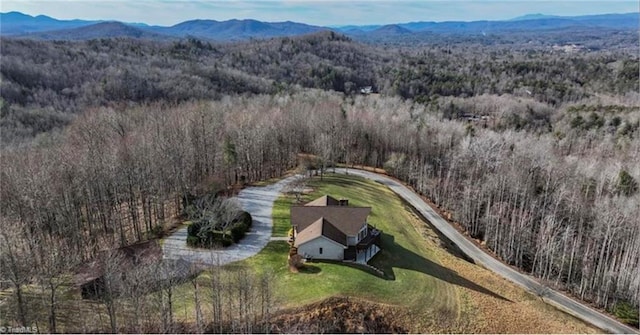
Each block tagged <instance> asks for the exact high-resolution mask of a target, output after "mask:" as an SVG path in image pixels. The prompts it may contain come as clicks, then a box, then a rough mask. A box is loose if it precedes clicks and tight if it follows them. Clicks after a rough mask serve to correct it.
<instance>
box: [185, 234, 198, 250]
mask: <svg viewBox="0 0 640 335" xmlns="http://www.w3.org/2000/svg"><path fill="white" fill-rule="evenodd" d="M187 245H188V246H190V247H195V248H198V247H200V239H199V238H198V237H196V236H187Z"/></svg>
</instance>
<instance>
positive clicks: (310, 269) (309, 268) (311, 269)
mask: <svg viewBox="0 0 640 335" xmlns="http://www.w3.org/2000/svg"><path fill="white" fill-rule="evenodd" d="M320 271H322V269H321V268H319V267H317V266H315V265H311V264H305V265H303V266H302V267H301V268H300V269H298V273H307V274H316V273H320Z"/></svg>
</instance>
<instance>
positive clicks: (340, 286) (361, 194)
mask: <svg viewBox="0 0 640 335" xmlns="http://www.w3.org/2000/svg"><path fill="white" fill-rule="evenodd" d="M309 186H310V187H311V188H313V189H314V191H313V192H312V193H311V194H308V195H305V199H304V200H305V201H308V200H312V199H314V198H317V197H319V196H322V195H325V194H330V195H332V196H334V197H336V198H347V199H349V204H350V205H352V206H370V207H372V212H371V215H370V216H369V219H368V222H369V223H370V224H371V225H373V226H375V227H376V228H378V229H381V230H382V231H383V235H382V251H381V252H380V253H379V254H378V255H376V256H375V258H374V259H373V260H372V261H371V262H370V263H371V264H372V265H374V266H375V267H377V268H379V269H382V270H383V271H384V272H385V273H386V274H387V275H388V277H389V278H381V277H379V276H376V275H374V274H372V273H370V272H368V271H365V270H363V269H361V268H355V267H351V266H348V265H346V264H332V263H324V262H314V263H307V265H306V269H304V270H303V271H302V272H300V273H291V272H290V271H289V270H288V266H287V251H288V245H287V244H286V243H285V242H271V243H269V244H268V245H267V247H266V248H265V249H264V250H263V251H262V252H261V253H259V254H258V255H256V256H254V257H252V258H249V259H247V260H245V261H243V262H241V263H243V264H247V265H249V266H251V267H253V268H255V269H256V271H261V269H272V270H273V271H274V272H275V274H276V278H277V288H276V290H277V292H278V294H277V296H278V298H279V299H280V302H281V304H282V305H283V306H285V307H294V306H299V305H304V304H308V303H311V302H315V301H319V300H322V299H325V298H328V297H331V296H334V295H347V296H352V297H359V298H363V299H367V300H371V301H376V302H380V303H388V304H394V305H402V306H406V307H409V308H410V309H411V310H413V311H421V313H420V314H422V312H426V311H429V310H438V311H439V312H444V313H446V314H448V315H449V316H450V317H453V318H454V319H455V318H458V317H459V316H460V310H461V308H460V306H459V304H460V297H459V294H458V290H457V288H456V286H457V285H469V286H473V283H470V282H467V281H466V280H465V279H464V278H461V277H459V276H457V274H455V273H454V272H453V271H451V270H449V269H447V268H444V267H442V266H441V265H439V263H438V260H437V257H436V256H435V254H434V252H433V250H432V249H433V248H438V246H437V245H435V244H432V243H429V242H428V241H426V240H425V239H424V237H423V236H422V235H421V233H420V232H419V231H418V230H417V229H416V228H415V227H416V226H423V225H424V223H423V222H422V221H420V220H419V219H418V218H417V217H416V216H415V215H414V214H413V213H412V210H411V209H410V208H407V206H406V205H405V204H404V202H403V201H402V200H401V199H400V198H399V197H398V196H397V195H395V193H393V192H391V191H390V190H389V189H388V188H386V187H385V186H383V185H380V184H377V183H375V182H372V181H369V180H365V179H362V178H358V177H354V176H345V175H337V174H335V175H334V174H328V175H325V177H324V180H323V181H320V178H319V177H317V178H315V179H314V180H312V181H311V182H310V184H309ZM293 202H295V198H294V197H293V196H287V195H283V196H281V197H280V198H279V199H278V200H277V201H276V203H275V205H274V212H273V218H274V227H273V234H274V236H286V234H287V231H288V230H289V228H290V223H289V208H290V206H291V204H292V203H293ZM476 286H477V285H476ZM476 288H478V287H476Z"/></svg>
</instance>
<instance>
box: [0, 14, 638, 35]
mask: <svg viewBox="0 0 640 335" xmlns="http://www.w3.org/2000/svg"><path fill="white" fill-rule="evenodd" d="M639 22H640V13H626V14H601V15H588V16H575V17H564V16H552V15H544V14H528V15H524V16H520V17H517V18H514V19H511V20H505V21H445V22H433V21H418V22H408V23H398V24H389V25H365V26H357V25H348V26H341V27H333V28H329V27H321V26H314V25H308V24H304V23H298V22H291V21H286V22H263V21H257V20H251V19H244V20H236V19H234V20H228V21H216V20H190V21H184V22H181V23H178V24H176V25H173V26H149V25H147V24H145V23H122V22H116V21H87V20H58V19H55V18H51V17H49V16H45V15H38V16H30V15H26V14H23V13H20V12H9V13H0V35H3V36H16V37H21V38H22V37H24V38H31V39H49V40H55V39H59V40H83V39H93V38H108V37H130V38H143V39H144V38H146V39H160V40H163V39H171V38H185V37H195V38H201V39H209V40H219V41H229V40H246V39H251V38H258V39H262V38H272V37H283V36H296V35H304V34H309V33H314V32H318V31H322V30H332V31H336V32H340V33H343V34H346V35H349V36H353V37H354V38H365V39H366V38H370V39H371V38H372V39H376V38H389V37H393V36H413V35H412V34H418V33H447V34H486V33H501V32H513V31H526V32H533V31H544V30H561V29H567V28H579V29H598V28H608V29H621V30H630V29H635V30H636V31H637V30H639V28H640V27H639Z"/></svg>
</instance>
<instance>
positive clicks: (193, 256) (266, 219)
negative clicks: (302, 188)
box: [162, 176, 296, 265]
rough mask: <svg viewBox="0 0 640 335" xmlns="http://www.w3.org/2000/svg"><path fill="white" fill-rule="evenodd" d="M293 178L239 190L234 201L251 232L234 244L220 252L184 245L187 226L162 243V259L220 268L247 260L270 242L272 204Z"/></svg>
mask: <svg viewBox="0 0 640 335" xmlns="http://www.w3.org/2000/svg"><path fill="white" fill-rule="evenodd" d="M294 178H296V177H295V176H293V177H289V178H286V179H283V180H281V181H279V182H277V183H275V184H271V185H267V186H263V187H257V186H255V187H248V188H245V189H243V190H242V191H240V193H239V194H238V197H237V198H238V201H240V204H241V205H242V209H244V210H245V211H247V212H249V214H251V217H252V218H253V225H252V226H251V231H249V232H247V235H246V236H245V237H244V238H243V239H242V240H241V241H240V242H239V243H237V244H234V245H232V246H230V247H228V248H225V249H223V250H206V249H197V248H190V247H188V246H187V227H186V226H185V227H182V228H180V229H178V230H177V231H176V232H174V233H173V234H171V235H170V236H168V237H166V238H165V239H164V240H163V242H162V257H163V258H164V259H184V260H186V261H188V262H191V263H199V264H203V265H216V264H219V265H224V264H228V263H231V262H236V261H239V260H243V259H245V258H248V257H251V256H253V255H255V254H257V253H258V252H260V250H262V249H263V248H264V247H265V246H266V245H267V243H269V240H270V239H271V229H272V226H273V221H272V218H271V216H272V211H273V203H274V202H275V200H276V199H277V198H278V197H279V196H280V192H282V190H283V188H284V187H285V186H286V185H287V184H288V183H290V182H291V181H292V180H294Z"/></svg>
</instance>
